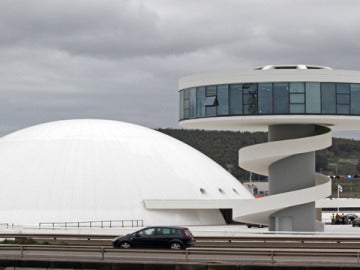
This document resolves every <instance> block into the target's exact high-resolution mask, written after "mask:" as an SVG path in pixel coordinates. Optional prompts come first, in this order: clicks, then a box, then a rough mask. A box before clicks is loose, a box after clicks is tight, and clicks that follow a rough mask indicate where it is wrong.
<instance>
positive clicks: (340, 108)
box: [179, 65, 360, 231]
mask: <svg viewBox="0 0 360 270" xmlns="http://www.w3.org/2000/svg"><path fill="white" fill-rule="evenodd" d="M179 94H180V121H179V124H180V126H181V127H184V128H188V129H206V130H233V131H268V142H267V143H263V144H258V145H253V146H249V147H245V148H242V149H240V150H239V166H240V167H242V168H243V169H245V170H248V171H250V172H254V173H257V174H261V175H266V176H269V194H270V196H267V197H264V198H260V199H255V200H247V201H246V202H245V201H244V202H243V203H238V204H237V205H234V206H233V219H234V220H236V221H242V222H249V223H259V224H268V225H269V230H272V231H317V230H321V229H322V226H323V225H322V223H321V222H320V221H317V220H316V211H315V201H317V200H319V199H322V198H325V197H327V196H329V195H330V194H331V182H330V179H329V178H328V177H326V176H324V175H321V174H317V173H316V172H315V151H317V150H320V149H324V148H327V147H329V146H331V143H332V142H331V141H332V136H331V131H332V130H356V129H359V127H360V126H359V124H360V71H352V70H333V69H331V68H329V67H324V66H315V65H269V66H262V67H258V68H255V69H253V70H248V71H245V72H228V73H216V74H202V75H193V76H188V77H184V78H181V79H180V81H179Z"/></svg>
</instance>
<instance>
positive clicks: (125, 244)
mask: <svg viewBox="0 0 360 270" xmlns="http://www.w3.org/2000/svg"><path fill="white" fill-rule="evenodd" d="M120 248H131V245H130V243H129V242H122V243H120Z"/></svg>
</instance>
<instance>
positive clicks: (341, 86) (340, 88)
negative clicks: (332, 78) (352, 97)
mask: <svg viewBox="0 0 360 270" xmlns="http://www.w3.org/2000/svg"><path fill="white" fill-rule="evenodd" d="M336 93H338V94H350V84H349V83H337V84H336Z"/></svg>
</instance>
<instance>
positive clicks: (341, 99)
mask: <svg viewBox="0 0 360 270" xmlns="http://www.w3.org/2000/svg"><path fill="white" fill-rule="evenodd" d="M336 103H337V104H346V105H348V104H350V95H344V94H337V95H336Z"/></svg>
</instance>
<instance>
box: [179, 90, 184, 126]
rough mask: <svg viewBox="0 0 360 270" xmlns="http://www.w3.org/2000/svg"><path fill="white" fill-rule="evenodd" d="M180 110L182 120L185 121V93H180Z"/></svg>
mask: <svg viewBox="0 0 360 270" xmlns="http://www.w3.org/2000/svg"><path fill="white" fill-rule="evenodd" d="M179 110H180V114H179V115H180V119H184V91H183V90H182V91H180V104H179Z"/></svg>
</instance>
